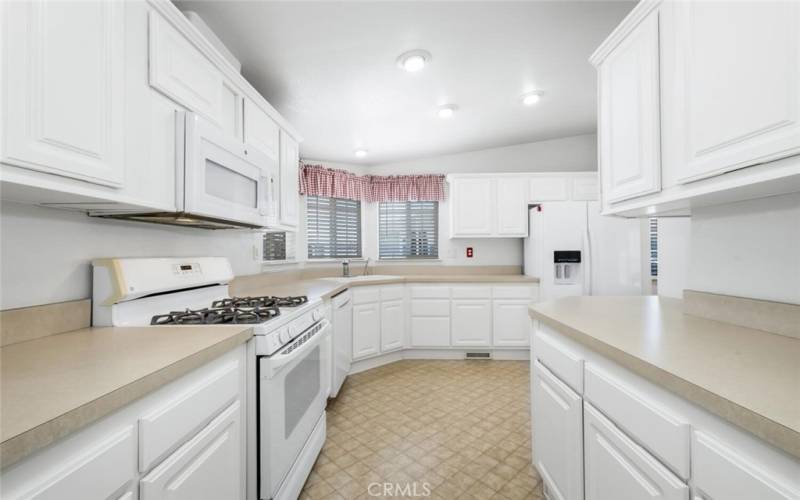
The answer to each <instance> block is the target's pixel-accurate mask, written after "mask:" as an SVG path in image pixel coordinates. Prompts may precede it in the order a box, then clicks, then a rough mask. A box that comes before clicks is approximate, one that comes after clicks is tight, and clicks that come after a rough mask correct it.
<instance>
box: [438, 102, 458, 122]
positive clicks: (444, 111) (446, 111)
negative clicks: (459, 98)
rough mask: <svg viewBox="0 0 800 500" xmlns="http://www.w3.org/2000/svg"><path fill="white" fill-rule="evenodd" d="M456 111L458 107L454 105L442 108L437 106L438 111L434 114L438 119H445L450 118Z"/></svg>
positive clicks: (446, 105)
mask: <svg viewBox="0 0 800 500" xmlns="http://www.w3.org/2000/svg"><path fill="white" fill-rule="evenodd" d="M457 109H458V106H456V105H455V104H445V105H443V106H439V111H437V112H436V114H437V115H438V116H439V118H442V119H447V118H451V117H452V116H453V113H455V112H456V110H457Z"/></svg>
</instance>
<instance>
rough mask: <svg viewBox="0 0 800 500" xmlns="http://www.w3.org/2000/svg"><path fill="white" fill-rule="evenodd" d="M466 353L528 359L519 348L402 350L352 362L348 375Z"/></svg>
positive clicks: (456, 357) (462, 356) (499, 358)
mask: <svg viewBox="0 0 800 500" xmlns="http://www.w3.org/2000/svg"><path fill="white" fill-rule="evenodd" d="M468 352H490V353H491V355H492V360H495V361H525V360H528V359H530V348H528V347H521V348H519V349H497V348H488V349H452V348H442V349H417V348H413V349H403V350H400V351H394V352H390V353H387V354H380V355H377V356H373V357H371V358H366V359H361V360H358V361H354V362H353V364H352V365H351V366H350V372H349V373H348V375H354V374H356V373H360V372H363V371H365V370H371V369H372V368H377V367H379V366H383V365H388V364H389V363H394V362H397V361H400V360H403V359H441V360H459V359H465V356H466V354H467V353H468Z"/></svg>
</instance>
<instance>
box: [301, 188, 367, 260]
mask: <svg viewBox="0 0 800 500" xmlns="http://www.w3.org/2000/svg"><path fill="white" fill-rule="evenodd" d="M306 207H307V210H306V212H307V215H306V229H307V234H306V241H307V243H308V258H309V259H343V258H353V257H361V202H360V201H354V200H344V199H341V198H328V197H325V196H308V197H307V201H306Z"/></svg>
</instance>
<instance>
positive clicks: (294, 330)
mask: <svg viewBox="0 0 800 500" xmlns="http://www.w3.org/2000/svg"><path fill="white" fill-rule="evenodd" d="M295 335H297V327H296V326H295V325H289V338H293V337H294V336H295Z"/></svg>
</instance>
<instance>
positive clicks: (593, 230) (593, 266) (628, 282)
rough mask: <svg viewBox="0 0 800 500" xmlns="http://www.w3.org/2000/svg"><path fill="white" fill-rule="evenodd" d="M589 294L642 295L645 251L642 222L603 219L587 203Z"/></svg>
mask: <svg viewBox="0 0 800 500" xmlns="http://www.w3.org/2000/svg"><path fill="white" fill-rule="evenodd" d="M587 209H588V211H587V218H588V221H589V226H588V227H589V231H588V235H589V244H588V246H589V248H590V249H591V250H590V252H588V253H587V256H586V261H587V264H588V266H587V267H588V272H589V273H590V274H589V276H588V278H589V280H588V283H587V284H588V291H587V294H591V295H641V294H642V263H641V259H642V250H641V232H640V223H639V219H624V218H622V217H613V216H607V215H600V204H599V203H598V202H596V201H590V202H588V206H587Z"/></svg>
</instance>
